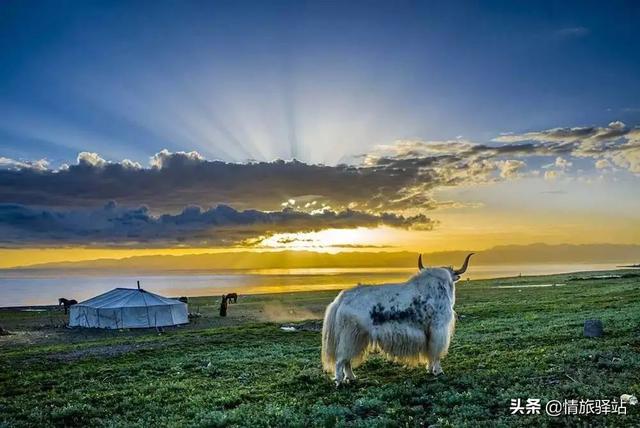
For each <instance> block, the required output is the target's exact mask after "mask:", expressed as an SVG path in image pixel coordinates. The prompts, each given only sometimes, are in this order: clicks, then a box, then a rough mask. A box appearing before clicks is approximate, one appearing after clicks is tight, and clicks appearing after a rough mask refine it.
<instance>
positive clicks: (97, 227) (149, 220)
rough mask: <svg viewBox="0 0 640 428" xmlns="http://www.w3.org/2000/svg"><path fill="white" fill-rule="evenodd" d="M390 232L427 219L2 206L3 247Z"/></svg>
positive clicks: (424, 225)
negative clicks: (382, 228)
mask: <svg viewBox="0 0 640 428" xmlns="http://www.w3.org/2000/svg"><path fill="white" fill-rule="evenodd" d="M382 225H386V226H391V227H397V228H405V229H408V228H417V229H430V228H431V227H433V221H432V220H430V219H429V218H427V217H425V216H424V215H417V216H413V217H404V216H399V215H395V214H390V213H381V214H369V213H364V212H359V211H354V210H345V211H340V212H336V211H332V210H326V209H325V210H322V211H319V212H316V213H314V214H311V213H305V212H300V211H295V210H293V209H284V210H281V211H274V212H263V211H258V210H245V211H238V210H235V209H233V208H231V207H229V206H226V205H218V206H217V207H215V208H211V209H208V210H202V209H201V208H199V207H187V208H185V209H184V210H182V212H180V213H179V214H175V215H172V214H163V215H160V216H154V215H152V214H151V213H150V212H149V210H148V208H146V207H139V208H126V207H119V206H118V205H117V204H115V203H114V202H110V203H108V204H106V205H105V206H104V207H102V208H97V209H79V210H53V209H48V208H35V207H28V206H24V205H18V204H0V245H2V246H5V247H23V246H39V247H43V246H63V245H84V246H102V247H104V246H124V247H137V246H144V247H154V246H155V247H162V246H179V245H185V246H192V247H196V246H212V245H213V246H218V245H238V244H241V243H242V242H243V241H245V240H248V239H251V240H253V241H254V242H255V241H256V238H258V239H259V238H260V237H267V236H271V235H273V234H274V233H278V232H292V233H293V232H309V231H316V230H321V229H326V228H355V227H377V226H382Z"/></svg>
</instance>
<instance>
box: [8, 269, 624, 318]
mask: <svg viewBox="0 0 640 428" xmlns="http://www.w3.org/2000/svg"><path fill="white" fill-rule="evenodd" d="M407 269H408V268H399V269H398V270H399V273H400V272H401V271H402V270H407ZM625 270H629V268H626V269H625V268H609V269H601V270H597V269H593V270H575V271H567V272H555V273H541V274H530V275H522V276H521V277H520V276H518V275H508V276H496V277H487V278H475V279H470V282H477V281H491V280H500V281H503V280H512V279H518V278H523V279H525V278H526V279H531V278H538V277H539V278H543V277H549V276H557V275H571V274H573V275H577V274H584V275H588V274H593V273H602V272H616V273H618V272H620V271H625ZM109 276H110V277H117V275H113V274H112V275H109ZM121 276H123V277H126V274H123V275H121ZM155 276H156V277H157V276H164V275H158V274H155ZM183 276H184V275H183ZM257 276H259V275H257ZM0 279H4V278H0ZM465 282H466V281H465V280H464V279H463V280H461V281H460V282H459V283H461V284H462V286H464V283H465ZM354 285H356V284H355V283H353V284H352V283H344V284H333V283H329V284H326V287H324V288H323V286H322V285H320V286H313V285H310V286H309V287H310V289H308V290H305V289H287V286H286V285H282V286H281V290H274V289H273V288H268V287H265V290H264V291H260V290H259V288H255V287H254V288H247V290H246V291H240V289H239V288H238V287H236V288H235V290H237V291H238V294H239V295H244V296H255V295H275V294H293V293H322V292H337V291H339V290H342V289H345V288H349V287H352V286H354ZM372 285H375V284H372ZM311 287H313V288H311ZM131 288H134V285H131ZM143 288H144V284H143ZM149 288H150V289H153V290H154V292H158V293H159V294H163V295H165V296H167V297H173V298H177V297H178V296H179V294H175V293H167V292H164V293H163V291H162V290H157V289H156V288H152V287H149ZM219 292H220V293H223V292H226V291H224V290H223V289H220V290H219ZM62 293H63V294H64V293H65V292H62ZM174 294H175V295H174ZM182 295H188V296H189V297H190V298H201V297H202V298H206V297H216V296H218V294H217V293H209V294H200V295H195V294H194V295H191V294H189V293H183V294H182ZM82 300H84V299H82ZM56 307H57V305H55V304H32V305H30V304H18V305H3V306H0V310H28V309H52V308H56Z"/></svg>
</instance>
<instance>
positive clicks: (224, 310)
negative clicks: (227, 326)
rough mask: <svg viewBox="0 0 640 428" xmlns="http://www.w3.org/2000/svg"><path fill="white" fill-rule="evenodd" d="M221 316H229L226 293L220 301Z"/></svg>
mask: <svg viewBox="0 0 640 428" xmlns="http://www.w3.org/2000/svg"><path fill="white" fill-rule="evenodd" d="M220 316H221V317H226V316H227V296H226V295H224V294H223V295H222V301H221V302H220Z"/></svg>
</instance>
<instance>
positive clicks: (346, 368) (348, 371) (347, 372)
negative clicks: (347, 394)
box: [344, 361, 356, 382]
mask: <svg viewBox="0 0 640 428" xmlns="http://www.w3.org/2000/svg"><path fill="white" fill-rule="evenodd" d="M344 374H345V378H346V381H347V382H349V381H352V380H356V375H354V374H353V369H352V368H351V361H347V363H346V364H345V365H344Z"/></svg>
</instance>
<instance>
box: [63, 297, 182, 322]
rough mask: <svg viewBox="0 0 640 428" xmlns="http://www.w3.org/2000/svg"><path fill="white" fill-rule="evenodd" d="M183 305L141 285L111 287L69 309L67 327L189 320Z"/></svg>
mask: <svg viewBox="0 0 640 428" xmlns="http://www.w3.org/2000/svg"><path fill="white" fill-rule="evenodd" d="M188 315H189V314H188V311H187V304H186V303H182V302H181V301H179V300H176V299H169V298H167V297H162V296H159V295H157V294H154V293H150V292H148V291H145V290H143V289H141V288H114V289H113V290H111V291H108V292H106V293H104V294H100V295H99V296H96V297H93V298H91V299H89V300H85V301H84V302H80V303H78V304H77V305H73V306H71V307H70V309H69V325H70V326H71V327H92V328H116V329H117V328H148V327H167V326H171V325H178V324H186V323H188V322H189V316H188Z"/></svg>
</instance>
